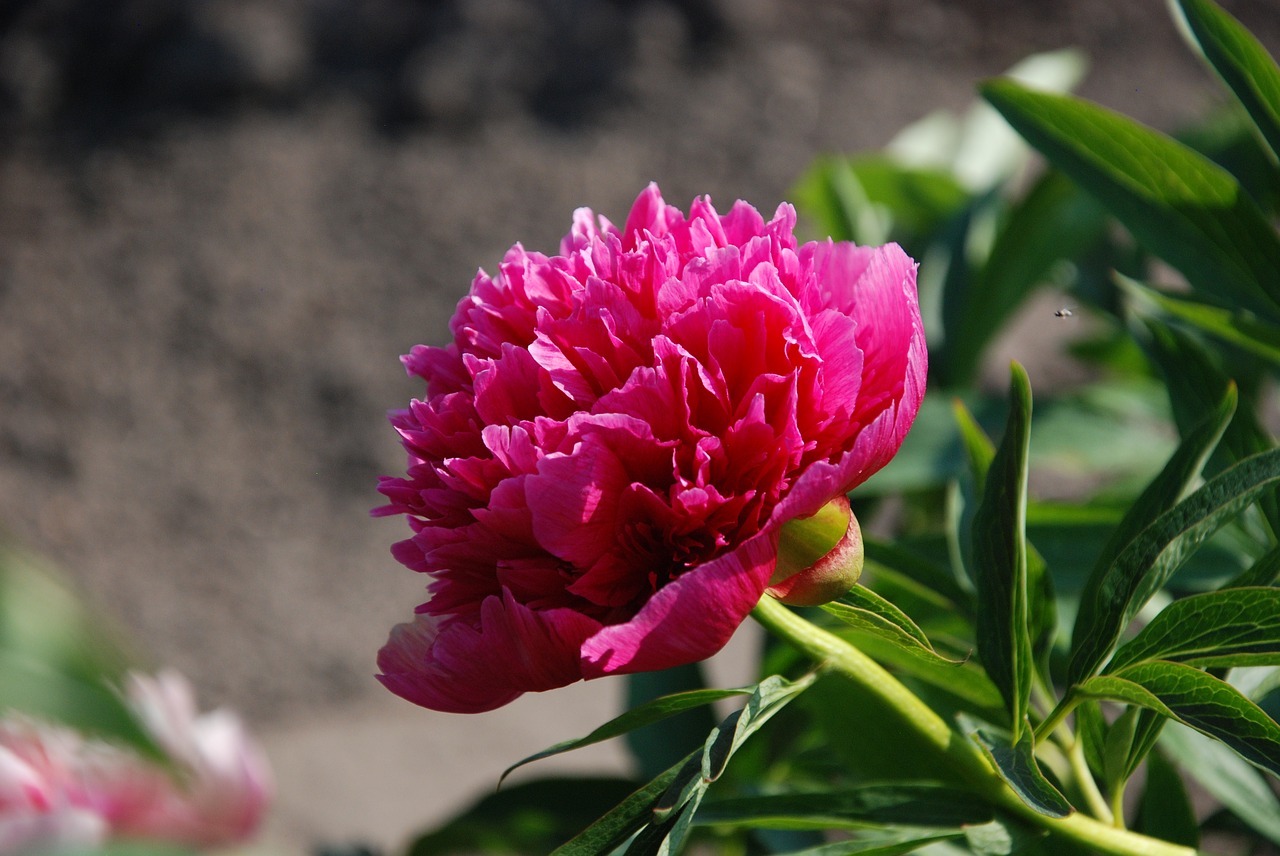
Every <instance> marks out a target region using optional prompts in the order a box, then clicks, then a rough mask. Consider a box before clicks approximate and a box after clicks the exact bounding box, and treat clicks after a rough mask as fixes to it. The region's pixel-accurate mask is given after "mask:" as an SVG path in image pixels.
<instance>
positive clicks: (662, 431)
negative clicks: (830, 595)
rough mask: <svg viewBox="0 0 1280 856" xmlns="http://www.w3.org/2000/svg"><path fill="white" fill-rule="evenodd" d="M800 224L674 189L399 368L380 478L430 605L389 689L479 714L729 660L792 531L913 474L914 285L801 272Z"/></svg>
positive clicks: (475, 300) (551, 260) (890, 276)
mask: <svg viewBox="0 0 1280 856" xmlns="http://www.w3.org/2000/svg"><path fill="white" fill-rule="evenodd" d="M794 224H795V212H794V210H793V209H792V208H791V207H790V206H789V205H782V206H780V207H779V208H778V210H777V213H776V214H775V215H774V217H773V219H772V220H770V221H768V222H765V220H764V218H762V217H761V216H760V214H759V213H758V212H757V211H756V210H755V209H754V208H752V207H751V206H750V205H748V204H746V203H745V202H738V203H736V204H735V205H734V206H733V208H732V209H730V211H729V212H728V213H727V214H724V215H720V214H718V213H717V212H716V211H715V209H714V208H713V207H712V205H711V201H710V200H709V199H707V198H701V199H697V200H695V201H694V202H693V206H692V209H691V211H690V215H689V217H688V218H686V217H685V216H684V215H683V213H682V212H681V211H679V210H678V209H676V208H674V207H672V206H669V205H667V204H666V203H664V202H663V200H662V197H661V195H660V193H659V191H658V188H657V187H656V186H655V185H650V186H649V187H648V188H647V189H646V190H645V191H644V192H643V193H641V194H640V196H639V198H638V199H637V200H636V202H635V205H634V207H633V208H632V210H631V213H630V216H629V217H628V218H627V221H626V224H625V226H624V227H623V228H622V229H618V228H616V227H615V226H613V225H612V224H611V223H610V222H609V221H608V220H606V219H604V218H603V217H601V218H598V219H597V218H595V217H593V216H592V213H591V212H590V211H589V210H586V209H580V210H579V211H578V212H576V214H575V215H574V219H573V229H572V231H571V232H570V233H569V234H568V235H567V236H566V237H565V238H564V240H563V241H562V242H561V247H560V255H558V256H551V257H548V256H545V255H542V254H540V253H535V252H529V251H527V250H525V249H524V248H523V247H521V246H520V245H518V244H517V245H516V246H514V247H513V248H512V249H511V250H510V251H509V252H508V253H507V255H506V258H505V259H504V260H503V262H502V264H501V265H500V267H499V270H498V274H497V275H496V276H494V277H490V276H488V275H486V274H485V273H484V272H483V271H481V272H480V273H478V274H477V276H476V278H475V281H474V282H473V283H472V287H471V291H470V293H469V294H468V295H467V296H466V297H465V298H463V299H462V301H461V302H460V303H459V304H458V309H457V312H456V313H455V315H454V317H453V319H452V322H451V324H450V329H451V330H452V333H453V342H452V343H451V344H449V345H447V346H446V347H443V348H436V347H425V346H421V345H419V346H417V347H415V348H413V350H412V352H411V353H410V354H409V355H408V356H406V357H404V359H403V362H404V364H405V366H406V368H407V370H408V371H409V373H410V374H411V375H416V376H418V377H421V378H422V379H424V380H425V381H426V384H427V387H426V396H425V399H424V400H422V401H413V402H411V403H410V405H409V407H408V408H407V409H405V410H400V411H395V412H393V413H392V414H391V421H392V423H393V424H394V426H395V427H396V429H397V431H398V432H399V434H400V436H401V438H402V441H403V444H404V447H405V449H406V450H407V451H408V453H409V467H408V473H407V476H406V477H404V478H383V479H382V480H381V483H380V485H379V490H380V491H381V492H382V493H383V494H384V495H385V496H386V497H387V499H388V500H389V504H387V505H385V506H383V507H381V508H379V509H376V510H375V512H374V513H375V514H380V515H385V514H404V515H406V516H407V517H408V521H409V524H410V526H411V527H412V529H413V531H414V534H413V536H412V537H411V538H409V539H407V540H405V541H401V542H399V543H397V544H396V545H395V546H394V548H393V550H392V552H393V553H394V555H395V557H396V558H397V559H398V560H399V561H400V562H402V563H403V564H405V565H406V566H408V567H409V568H412V569H413V570H415V571H422V572H425V573H427V574H429V575H430V576H431V583H430V585H429V586H428V590H429V591H430V593H431V597H430V599H429V600H428V601H427V602H426V603H424V604H422V605H421V606H419V607H418V610H417V612H418V615H417V617H416V618H415V620H414V621H413V622H412V623H408V624H401V625H399V626H397V627H396V628H395V629H394V630H393V631H392V633H391V638H390V640H389V641H388V642H387V644H386V646H385V647H384V648H383V649H382V651H381V652H380V654H379V657H378V665H379V667H380V669H381V674H380V675H379V679H380V680H381V681H382V682H383V684H385V685H386V686H387V687H388V688H389V689H391V690H392V691H393V692H395V693H396V694H398V695H400V696H403V697H404V698H406V699H408V700H410V701H412V702H415V703H417V704H420V705H423V706H425V707H429V708H434V709H437V710H445V711H455V712H475V711H482V710H489V709H492V708H495V707H499V706H501V705H503V704H506V703H507V702H510V701H511V700H512V699H514V698H516V697H517V696H519V695H520V694H521V693H524V692H528V691H533V690H545V689H550V688H552V687H557V686H562V685H564V684H568V683H571V682H573V681H576V680H579V679H582V678H595V677H600V676H602V675H606V674H614V673H624V672H636V671H646V670H654V669H662V668H666V667H669V666H674V665H678V664H683V663H689V662H693V661H695V660H700V659H703V658H705V657H707V656H710V655H711V654H713V653H715V652H716V651H718V650H719V649H720V648H721V647H722V646H723V645H724V644H725V642H727V641H728V639H729V637H730V636H731V635H732V634H733V632H734V630H735V629H736V628H737V627H738V625H739V624H740V623H741V622H742V620H743V619H744V618H745V617H746V615H747V614H748V613H749V612H750V610H751V609H752V607H754V606H755V604H756V602H757V601H758V600H759V599H760V597H761V595H762V593H763V592H764V591H765V589H766V587H767V586H768V584H769V579H770V576H771V575H772V573H773V569H774V564H775V562H776V558H777V540H778V532H779V529H780V528H781V526H782V525H783V524H784V523H786V522H787V521H789V520H791V519H793V518H796V517H804V516H808V515H811V514H813V513H815V512H816V511H817V510H818V509H820V508H821V507H822V506H823V505H825V504H826V503H827V502H828V501H829V500H831V499H833V498H834V497H837V496H841V495H843V494H845V493H846V492H847V491H849V490H850V489H852V488H853V487H854V486H855V485H858V484H860V483H861V482H863V481H864V480H865V479H866V478H867V477H869V476H870V475H871V474H872V473H874V472H875V471H876V470H878V469H880V467H882V466H884V464H885V463H887V462H888V461H889V459H890V458H891V457H892V456H893V455H894V453H895V452H897V450H898V447H899V446H900V445H901V443H902V439H903V437H904V436H905V434H906V433H907V430H908V428H910V426H911V423H912V420H913V419H914V418H915V415H916V411H917V410H918V408H919V405H920V400H921V398H922V396H923V395H924V386H925V373H926V355H925V343H924V334H923V329H922V326H921V322H920V313H919V308H918V305H917V302H916V287H915V283H916V280H915V264H914V263H913V262H912V261H911V259H909V258H908V257H907V256H906V255H905V254H904V253H903V252H902V250H901V249H900V248H899V247H898V246H897V245H896V244H889V245H886V246H883V247H878V248H871V247H857V246H854V245H852V244H849V243H833V242H831V241H829V240H828V241H823V242H816V243H808V244H805V245H803V246H798V245H797V242H796V239H795V237H794V236H793V227H794Z"/></svg>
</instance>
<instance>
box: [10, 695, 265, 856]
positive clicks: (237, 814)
mask: <svg viewBox="0 0 1280 856" xmlns="http://www.w3.org/2000/svg"><path fill="white" fill-rule="evenodd" d="M127 692H128V697H129V700H130V702H131V703H132V705H133V706H134V708H135V710H136V711H137V712H138V714H139V716H140V718H141V719H142V721H143V723H144V724H145V726H146V728H147V731H148V733H149V734H150V736H151V737H152V739H153V740H155V742H156V743H157V744H158V745H159V746H160V747H161V748H163V749H164V750H165V752H166V753H167V754H168V755H169V756H170V758H171V760H172V763H173V769H172V770H170V769H165V768H163V767H161V766H159V765H157V764H156V763H154V762H152V761H149V760H145V759H143V758H141V757H139V756H138V755H136V754H134V753H133V752H130V751H128V750H126V749H125V748H123V747H120V746H116V745H113V744H108V743H105V742H102V741H99V740H93V739H88V738H85V737H82V736H80V735H78V734H76V733H74V732H72V731H70V730H68V729H66V728H62V727H57V726H51V725H48V724H45V723H37V722H34V721H32V720H29V719H26V718H22V717H10V718H9V719H7V720H4V721H0V856H10V854H19V853H33V852H34V853H43V852H55V851H58V850H65V849H75V848H81V849H83V848H89V847H94V846H97V845H100V844H102V843H104V842H106V841H108V840H111V839H149V840H155V841H164V842H170V843H173V844H179V845H185V846H191V847H216V846H223V845H229V844H235V843H238V842H241V841H244V840H245V839H247V838H248V837H249V836H250V835H252V833H253V832H254V831H255V830H256V829H257V827H258V824H259V822H260V821H261V820H262V817H263V815H264V813H265V810H266V806H267V803H268V802H269V799H270V790H271V784H270V782H271V777H270V771H269V769H268V767H267V762H266V759H265V757H264V756H263V755H262V752H261V750H260V749H259V748H258V747H257V745H256V744H255V743H254V742H253V741H252V740H251V739H250V738H249V736H248V734H247V733H246V732H245V730H244V727H243V726H242V725H241V723H240V721H239V720H238V719H237V718H236V717H235V716H234V715H232V714H231V713H229V712H227V711H214V712H212V713H206V714H199V713H198V711H197V710H196V708H195V702H194V698H193V696H192V691H191V687H190V685H189V684H188V683H187V682H186V680H185V679H183V678H182V677H181V676H180V675H178V674H177V673H175V672H162V673H161V674H159V675H158V676H157V677H155V678H148V677H142V676H132V677H131V678H130V681H129V686H128V688H127Z"/></svg>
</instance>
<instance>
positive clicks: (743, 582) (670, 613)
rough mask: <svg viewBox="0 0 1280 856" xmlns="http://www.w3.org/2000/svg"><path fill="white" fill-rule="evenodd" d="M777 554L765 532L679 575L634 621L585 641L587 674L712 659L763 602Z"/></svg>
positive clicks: (773, 538) (584, 669)
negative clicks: (761, 600) (756, 606)
mask: <svg viewBox="0 0 1280 856" xmlns="http://www.w3.org/2000/svg"><path fill="white" fill-rule="evenodd" d="M777 558H778V547H777V537H776V534H774V533H771V532H761V533H760V534H759V535H756V536H755V537H753V538H751V539H749V540H748V541H746V543H744V544H742V545H741V546H740V547H739V548H738V549H736V550H734V551H733V552H731V553H726V554H725V555H723V556H720V557H719V558H717V559H714V560H712V561H710V562H707V563H706V564H705V565H702V566H701V567H698V568H696V569H695V570H692V571H690V572H688V573H686V574H684V575H683V576H681V577H679V578H677V579H675V580H674V581H672V582H671V583H669V584H668V585H666V586H665V587H663V588H662V589H660V590H659V591H658V592H657V593H656V594H655V595H654V596H653V597H651V598H650V599H649V602H648V603H646V604H645V605H644V606H643V607H642V608H641V610H640V611H639V612H638V613H637V614H636V616H635V617H634V618H632V619H631V620H630V621H627V622H625V623H622V624H615V625H612V626H610V627H605V628H604V629H602V630H600V632H598V633H596V634H594V635H592V636H591V637H590V638H588V639H587V640H586V641H585V642H584V643H583V645H582V674H583V676H584V677H587V678H598V677H601V676H603V675H614V674H626V673H629V672H649V671H656V670H658V669H668V668H671V667H672V666H679V665H683V664H685V663H693V662H696V661H698V660H704V659H706V658H707V657H710V656H711V655H712V654H714V653H716V652H717V651H719V650H720V649H721V648H723V647H724V646H725V644H726V643H727V642H728V641H729V639H730V637H732V636H733V633H734V631H735V630H737V629H738V625H740V624H742V622H743V620H744V619H745V618H746V617H747V615H748V614H749V613H750V612H751V610H752V609H754V608H755V605H756V604H757V603H759V601H760V596H761V595H762V594H763V593H764V589H765V586H766V585H767V583H768V581H769V577H770V576H771V575H772V574H773V567H774V564H775V562H776V561H777Z"/></svg>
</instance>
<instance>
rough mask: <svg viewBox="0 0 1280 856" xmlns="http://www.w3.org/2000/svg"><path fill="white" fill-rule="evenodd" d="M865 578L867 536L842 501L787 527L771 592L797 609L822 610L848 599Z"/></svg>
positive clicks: (825, 506) (781, 542)
mask: <svg viewBox="0 0 1280 856" xmlns="http://www.w3.org/2000/svg"><path fill="white" fill-rule="evenodd" d="M860 576H862V530H861V529H860V528H859V527H858V519H857V518H856V517H854V516H853V511H852V510H850V508H849V500H848V498H847V497H844V496H838V497H836V498H835V499H833V500H831V501H830V502H828V503H827V504H826V505H824V506H823V507H822V508H820V509H819V510H818V512H817V513H816V514H814V515H813V516H812V517H803V518H798V519H796V520H792V521H790V522H788V523H786V524H785V525H784V526H783V527H782V537H781V538H780V539H779V542H778V566H777V568H776V569H775V570H774V572H773V577H772V578H771V579H770V580H769V588H768V589H767V591H768V592H769V594H771V595H773V596H774V597H775V598H777V599H778V600H780V601H782V602H783V603H786V604H789V605H791V606H819V605H821V604H824V603H829V602H831V601H833V600H836V599H837V598H839V597H840V596H842V595H843V594H844V593H845V592H847V591H849V589H851V588H853V587H854V585H856V584H857V582H858V578H859V577H860Z"/></svg>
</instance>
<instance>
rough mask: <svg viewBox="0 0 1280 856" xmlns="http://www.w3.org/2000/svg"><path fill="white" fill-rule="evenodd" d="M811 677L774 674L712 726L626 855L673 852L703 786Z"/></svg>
mask: <svg viewBox="0 0 1280 856" xmlns="http://www.w3.org/2000/svg"><path fill="white" fill-rule="evenodd" d="M815 680H817V674H816V673H810V674H808V675H805V676H804V677H802V678H800V679H798V680H795V681H788V680H786V679H785V678H783V677H781V676H779V675H772V676H770V677H768V678H765V679H764V680H763V681H761V682H760V683H759V684H757V685H756V688H755V690H754V691H753V692H752V693H751V695H750V697H749V698H748V699H747V702H746V704H745V705H744V706H743V707H742V708H741V709H740V710H736V711H734V712H733V713H731V714H730V715H729V716H727V717H726V718H725V720H724V722H722V723H721V724H720V725H718V726H717V727H716V728H715V729H713V730H712V732H711V734H710V735H709V736H708V737H707V740H706V743H705V744H704V746H703V749H702V751H701V752H700V753H697V752H695V753H694V754H693V755H691V756H690V757H689V758H688V760H687V761H685V763H684V765H683V766H682V767H680V769H679V770H678V771H677V772H676V774H675V776H673V777H672V779H671V781H670V783H669V784H668V785H667V788H666V789H665V790H664V791H663V792H662V794H661V796H659V797H658V799H657V800H656V801H655V802H654V803H653V806H652V818H653V820H652V823H650V824H649V826H648V827H646V828H645V829H642V830H641V832H640V834H639V835H638V836H636V839H635V841H633V842H632V844H631V846H630V847H628V848H627V853H628V854H629V856H630V854H637V856H640V855H641V854H655V856H660V854H667V853H677V852H679V850H680V847H681V846H682V843H683V841H684V839H685V837H686V836H687V835H688V834H689V830H690V829H691V828H692V823H693V818H694V815H695V814H696V812H697V810H698V805H699V803H701V802H702V798H703V797H704V796H705V795H706V792H707V789H708V788H709V787H710V786H711V784H712V783H714V782H715V781H716V780H717V779H719V778H720V776H722V775H723V774H724V770H725V767H726V766H727V765H728V763H729V759H730V758H731V757H733V754H734V753H735V752H736V751H737V750H738V749H739V748H740V747H741V746H742V744H743V743H744V742H746V740H747V739H748V738H749V737H750V736H751V735H752V734H754V733H755V732H756V731H757V730H759V729H760V727H761V726H762V725H764V724H765V723H766V722H768V721H769V720H770V719H771V718H773V716H774V715H775V714H777V713H778V712H779V711H780V710H782V709H783V708H784V707H786V705H787V704H788V703H790V702H791V701H792V700H793V699H795V698H796V697H797V696H798V695H800V694H801V693H802V692H804V691H805V690H806V689H808V688H809V687H810V686H812V684H813V682H814V681H815Z"/></svg>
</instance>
